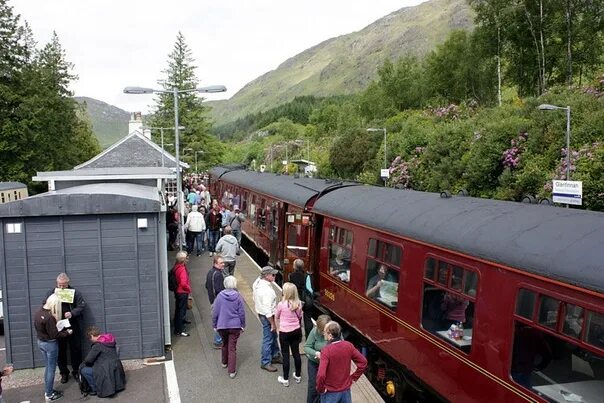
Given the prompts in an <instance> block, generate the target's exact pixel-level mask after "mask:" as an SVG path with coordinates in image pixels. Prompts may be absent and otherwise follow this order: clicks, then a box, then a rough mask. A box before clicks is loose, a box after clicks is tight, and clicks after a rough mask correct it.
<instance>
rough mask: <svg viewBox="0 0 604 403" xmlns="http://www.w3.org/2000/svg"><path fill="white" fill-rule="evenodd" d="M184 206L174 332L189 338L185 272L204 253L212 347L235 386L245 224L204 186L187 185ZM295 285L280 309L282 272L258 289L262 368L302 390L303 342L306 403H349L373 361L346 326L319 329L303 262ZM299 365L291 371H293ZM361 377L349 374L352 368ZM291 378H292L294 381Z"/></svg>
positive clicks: (193, 181)
mask: <svg viewBox="0 0 604 403" xmlns="http://www.w3.org/2000/svg"><path fill="white" fill-rule="evenodd" d="M183 189H184V197H185V200H186V203H185V205H184V211H183V215H184V217H183V222H184V226H183V227H184V230H185V231H186V235H185V239H186V247H187V251H186V252H185V251H181V252H178V253H177V254H176V263H175V265H174V268H173V270H175V274H176V279H177V281H178V286H177V287H176V289H175V300H176V303H175V313H174V332H175V334H176V335H177V336H181V337H187V336H189V333H188V332H186V329H185V325H186V324H187V323H189V322H188V321H187V320H186V312H187V304H186V301H187V300H188V298H189V294H190V293H191V285H190V280H189V275H188V269H187V267H186V264H187V262H188V257H189V256H190V255H192V254H193V253H195V254H196V255H197V256H200V255H202V254H203V253H204V252H205V251H206V250H207V251H208V253H209V256H211V257H212V258H213V259H212V267H211V268H210V270H209V271H208V272H207V275H206V281H205V288H206V291H207V295H208V301H209V303H210V305H211V306H212V326H213V331H214V336H213V347H214V348H216V349H220V350H221V355H220V359H221V365H222V367H223V368H226V369H227V373H228V376H229V377H230V378H231V379H234V378H236V376H237V343H238V341H239V339H240V337H241V336H242V334H243V333H244V331H245V328H246V315H245V302H244V300H243V297H242V296H241V294H240V293H239V291H238V290H237V279H236V278H235V276H234V274H235V266H236V261H237V256H238V255H239V249H240V244H241V227H242V224H243V223H244V222H245V216H244V215H243V213H242V212H241V211H240V209H239V202H240V200H239V197H237V196H233V195H232V194H230V193H229V192H225V193H224V194H223V195H221V197H220V198H213V197H212V196H211V195H210V193H209V191H208V190H207V188H206V186H205V185H204V184H203V183H202V181H201V180H199V178H195V177H187V178H185V179H184V181H183ZM167 203H168V207H169V208H170V213H169V215H172V218H170V219H169V220H168V231H170V230H172V232H171V233H170V237H169V246H170V247H171V248H176V247H177V242H178V240H177V232H178V220H179V217H178V213H177V212H176V210H177V209H176V203H177V201H176V198H175V197H174V196H172V195H169V196H168V200H167ZM293 267H294V271H293V272H292V273H291V274H290V276H289V279H288V280H289V281H288V282H286V283H284V284H283V288H282V290H283V292H282V297H281V300H280V301H278V298H277V294H276V292H275V288H274V287H273V283H274V281H275V277H276V275H277V274H278V273H279V272H278V270H276V269H274V268H273V267H271V266H265V267H264V268H262V270H261V272H260V275H259V277H258V278H257V279H256V280H255V281H254V283H253V285H252V291H253V300H254V310H255V311H256V314H257V315H258V319H259V320H260V323H261V326H262V339H261V340H260V344H261V353H260V368H261V369H263V370H265V371H268V372H271V373H276V372H278V371H279V369H278V368H277V365H281V366H282V367H281V370H282V372H281V374H280V375H278V376H277V382H278V383H279V384H280V385H282V386H285V387H288V386H289V385H290V380H292V381H293V382H295V383H301V382H302V380H303V374H302V359H301V356H300V344H301V343H302V340H303V335H305V343H304V351H305V353H306V355H307V358H308V364H307V382H308V390H307V402H308V403H315V402H319V401H321V402H350V401H351V395H350V387H351V385H352V383H353V382H355V381H356V380H357V379H358V378H359V377H360V376H361V374H362V373H363V371H364V370H365V368H366V366H367V360H366V359H365V357H364V356H363V355H361V354H360V353H359V352H358V351H357V350H356V348H354V346H353V345H352V344H351V343H349V342H347V341H344V340H343V339H342V335H341V328H340V325H339V324H338V323H336V322H334V321H332V320H331V318H330V317H329V316H327V315H321V316H319V317H318V318H317V321H316V323H313V320H312V318H311V307H312V304H313V298H314V290H313V287H312V280H311V277H310V275H309V274H308V273H307V272H306V271H305V270H304V261H303V260H301V259H296V260H295V261H294V263H293ZM290 354H291V356H292V358H293V371H292V368H291V367H290V361H291V360H290ZM351 362H354V363H355V364H356V367H357V369H356V371H355V372H353V373H352V374H350V363H351ZM290 376H291V377H290Z"/></svg>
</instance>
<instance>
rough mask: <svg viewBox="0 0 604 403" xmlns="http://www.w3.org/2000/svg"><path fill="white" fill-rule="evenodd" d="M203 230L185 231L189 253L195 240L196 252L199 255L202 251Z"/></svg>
mask: <svg viewBox="0 0 604 403" xmlns="http://www.w3.org/2000/svg"><path fill="white" fill-rule="evenodd" d="M205 234H206V233H205V231H202V232H193V231H187V238H186V239H187V252H188V253H189V255H190V254H191V253H193V248H194V247H195V242H197V254H198V255H200V254H201V253H202V252H203V246H204V245H203V244H204V237H205Z"/></svg>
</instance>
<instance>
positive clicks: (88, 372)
mask: <svg viewBox="0 0 604 403" xmlns="http://www.w3.org/2000/svg"><path fill="white" fill-rule="evenodd" d="M80 374H82V376H83V377H84V378H86V381H87V382H88V385H90V390H91V391H93V392H95V393H96V385H95V384H94V375H93V374H92V367H87V366H83V367H82V369H81V370H80Z"/></svg>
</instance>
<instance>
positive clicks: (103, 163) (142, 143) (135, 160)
mask: <svg viewBox="0 0 604 403" xmlns="http://www.w3.org/2000/svg"><path fill="white" fill-rule="evenodd" d="M162 154H163V162H164V166H165V167H169V168H172V169H176V158H174V156H173V155H172V154H170V153H169V152H167V151H166V150H165V149H163V150H162V148H161V147H160V146H158V145H157V144H155V143H154V142H153V141H151V140H150V139H148V138H146V137H145V136H144V135H143V134H142V133H139V132H138V131H134V132H132V133H130V134H129V135H128V136H126V137H124V138H123V139H121V140H119V141H118V142H116V143H115V144H113V145H111V146H110V147H109V148H107V149H106V150H104V151H103V152H101V153H100V154H98V155H96V156H94V157H93V158H91V159H90V160H88V161H86V162H84V163H82V164H80V165H78V166H76V167H74V169H75V170H80V169H82V168H116V167H161V166H162ZM180 166H181V169H182V168H189V164H187V163H184V162H182V161H180Z"/></svg>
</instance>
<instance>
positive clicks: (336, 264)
mask: <svg viewBox="0 0 604 403" xmlns="http://www.w3.org/2000/svg"><path fill="white" fill-rule="evenodd" d="M330 232H332V233H333V239H332V240H331V242H330V243H329V274H331V275H332V276H334V277H337V278H338V279H340V280H342V281H344V282H346V283H348V282H350V258H351V256H352V231H348V230H345V229H344V228H339V227H335V226H334V227H332V228H331V231H330Z"/></svg>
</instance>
